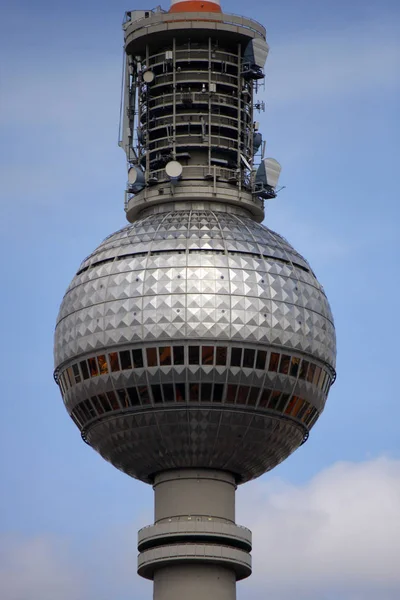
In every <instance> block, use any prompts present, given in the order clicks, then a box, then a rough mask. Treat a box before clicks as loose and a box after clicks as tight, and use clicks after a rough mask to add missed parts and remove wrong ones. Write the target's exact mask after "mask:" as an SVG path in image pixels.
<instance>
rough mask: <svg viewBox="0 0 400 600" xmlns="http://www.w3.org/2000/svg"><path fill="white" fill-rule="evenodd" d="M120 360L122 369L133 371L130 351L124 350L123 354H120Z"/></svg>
mask: <svg viewBox="0 0 400 600" xmlns="http://www.w3.org/2000/svg"><path fill="white" fill-rule="evenodd" d="M119 358H120V361H121V369H132V359H131V353H130V352H129V350H122V352H120V353H119Z"/></svg>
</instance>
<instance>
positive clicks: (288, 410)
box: [285, 396, 299, 415]
mask: <svg viewBox="0 0 400 600" xmlns="http://www.w3.org/2000/svg"><path fill="white" fill-rule="evenodd" d="M298 399H299V397H298V396H292V397H291V399H290V401H289V404H288V405H287V407H286V408H285V415H290V414H291V413H292V411H293V409H294V407H295V406H296V403H297V401H298Z"/></svg>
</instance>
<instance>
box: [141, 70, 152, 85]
mask: <svg viewBox="0 0 400 600" xmlns="http://www.w3.org/2000/svg"><path fill="white" fill-rule="evenodd" d="M154 79H155V75H154V72H153V71H145V72H144V73H143V81H144V82H145V83H153V81H154Z"/></svg>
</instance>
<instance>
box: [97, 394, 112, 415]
mask: <svg viewBox="0 0 400 600" xmlns="http://www.w3.org/2000/svg"><path fill="white" fill-rule="evenodd" d="M97 397H98V399H99V402H100V404H101V406H102V407H103V410H104V412H111V406H110V403H109V402H108V400H107V398H106V396H105V394H98V396H97Z"/></svg>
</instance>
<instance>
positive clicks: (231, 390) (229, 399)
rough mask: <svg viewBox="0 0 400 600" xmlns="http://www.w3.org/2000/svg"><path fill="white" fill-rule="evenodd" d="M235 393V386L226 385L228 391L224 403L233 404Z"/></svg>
mask: <svg viewBox="0 0 400 600" xmlns="http://www.w3.org/2000/svg"><path fill="white" fill-rule="evenodd" d="M236 392H237V385H228V389H227V392H226V402H229V403H230V404H234V402H235V398H236Z"/></svg>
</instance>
